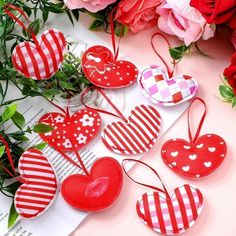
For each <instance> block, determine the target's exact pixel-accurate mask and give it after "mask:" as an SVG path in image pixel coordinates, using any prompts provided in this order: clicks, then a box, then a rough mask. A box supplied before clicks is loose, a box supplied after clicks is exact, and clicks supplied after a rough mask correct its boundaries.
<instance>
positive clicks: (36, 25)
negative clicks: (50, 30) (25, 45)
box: [29, 19, 40, 37]
mask: <svg viewBox="0 0 236 236" xmlns="http://www.w3.org/2000/svg"><path fill="white" fill-rule="evenodd" d="M39 30H40V21H39V19H36V20H34V21H33V22H31V23H30V25H29V36H30V37H31V32H33V33H34V34H36V35H37V34H38V32H39Z"/></svg>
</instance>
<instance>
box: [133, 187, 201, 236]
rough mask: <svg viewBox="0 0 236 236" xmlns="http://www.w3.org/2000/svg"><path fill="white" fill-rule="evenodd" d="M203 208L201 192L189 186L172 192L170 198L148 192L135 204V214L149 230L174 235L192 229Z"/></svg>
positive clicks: (158, 193)
mask: <svg viewBox="0 0 236 236" xmlns="http://www.w3.org/2000/svg"><path fill="white" fill-rule="evenodd" d="M202 207H203V196H202V194H201V192H200V191H199V190H198V189H197V188H194V187H192V186H190V185H183V186H182V187H179V188H176V189H175V190H174V193H173V195H172V196H171V198H168V196H167V195H165V194H164V193H161V192H148V193H145V194H143V195H142V197H141V199H140V200H139V201H138V202H137V206H136V209H137V213H138V216H139V217H140V218H141V220H142V221H143V222H144V223H145V224H146V225H147V226H149V227H150V228H151V229H153V230H154V231H156V232H158V233H162V234H165V235H175V234H180V233H183V232H184V231H186V230H187V229H188V228H190V227H192V226H193V225H194V223H195V222H196V220H197V218H198V216H199V215H200V213H201V211H202Z"/></svg>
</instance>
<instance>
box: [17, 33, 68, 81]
mask: <svg viewBox="0 0 236 236" xmlns="http://www.w3.org/2000/svg"><path fill="white" fill-rule="evenodd" d="M65 48H66V40H65V37H64V35H63V34H62V33H61V32H60V31H58V30H55V29H49V30H47V31H45V32H44V33H43V34H42V36H41V42H39V43H38V44H35V42H34V43H33V42H22V43H20V44H18V45H17V46H16V47H15V49H14V51H13V53H12V62H13V65H14V67H15V69H16V70H17V71H19V72H20V73H21V74H23V75H24V76H25V77H27V78H32V79H35V80H43V79H49V78H50V77H52V76H53V75H54V74H55V73H56V72H57V71H58V69H59V68H60V66H61V63H62V61H63V57H64V52H65Z"/></svg>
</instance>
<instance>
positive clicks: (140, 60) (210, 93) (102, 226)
mask: <svg viewBox="0 0 236 236" xmlns="http://www.w3.org/2000/svg"><path fill="white" fill-rule="evenodd" d="M153 33H154V30H149V31H144V32H141V33H139V34H137V35H132V34H129V35H128V36H127V37H126V38H125V39H123V40H122V42H121V51H122V53H124V54H125V55H126V56H127V57H128V58H130V59H131V60H132V61H133V62H135V63H136V64H137V65H138V66H140V67H141V68H142V67H144V66H145V65H147V64H150V63H151V64H155V63H156V64H160V60H159V59H158V57H157V56H156V55H155V54H154V52H153V51H152V48H151V45H150V38H151V36H152V34H153ZM225 35H227V34H226V32H222V33H221V34H220V35H218V37H217V38H216V39H212V40H209V41H207V42H200V47H201V48H202V49H203V50H204V52H206V53H208V54H210V55H212V56H213V57H214V59H211V58H207V57H205V56H202V55H200V54H199V53H196V51H194V50H193V52H192V53H191V55H188V56H186V57H185V58H184V59H183V60H182V61H181V62H180V63H179V65H178V67H177V71H176V72H177V73H178V72H179V73H183V74H187V75H191V76H193V77H194V78H195V79H197V81H198V82H199V84H200V93H199V96H200V97H202V98H204V100H205V101H206V103H207V107H208V116H207V118H206V121H205V123H204V126H203V129H202V134H206V133H215V134H219V135H220V136H222V137H223V138H224V139H225V140H226V143H227V144H228V153H227V157H226V159H225V161H224V162H223V164H222V165H221V166H220V167H219V169H218V170H217V171H215V172H214V173H213V174H212V175H210V176H208V177H207V178H205V179H201V180H197V181H196V180H195V181H192V180H188V179H184V178H182V177H180V176H177V175H176V174H175V173H174V172H172V171H171V170H170V169H169V168H168V167H166V166H165V164H164V163H163V162H162V160H161V156H160V149H161V146H162V145H163V144H164V142H165V141H167V140H168V139H170V138H175V137H179V138H187V124H186V114H184V115H183V116H182V117H181V119H180V120H179V121H178V122H176V124H175V125H174V126H173V127H172V128H171V129H170V130H169V131H168V132H167V133H166V134H165V135H164V136H163V137H162V138H161V139H160V140H159V142H158V143H157V144H156V146H155V148H154V149H152V150H151V151H150V152H149V153H147V154H145V155H144V157H143V159H142V160H143V161H145V162H147V163H148V164H150V165H151V166H152V167H154V168H155V169H156V170H157V171H158V173H159V174H160V176H161V177H162V180H163V182H164V183H165V185H166V187H167V189H168V190H169V192H172V190H173V189H174V188H175V187H177V186H181V185H182V184H184V183H189V184H192V185H195V186H196V187H198V188H199V189H200V190H201V191H202V193H203V196H204V209H203V212H202V214H201V215H200V217H199V219H198V221H197V222H196V224H195V225H194V226H193V227H192V228H191V229H190V230H188V231H187V232H186V233H185V235H188V236H213V235H214V236H223V235H224V236H234V235H235V234H236V233H235V231H236V224H235V215H234V214H235V212H236V170H235V166H236V160H235V157H234V155H233V153H236V124H235V123H236V111H235V110H233V109H232V108H231V106H230V105H228V104H225V103H223V102H221V101H220V99H219V93H218V86H219V84H220V83H221V81H220V76H221V75H222V72H223V69H224V68H225V67H226V66H227V65H228V64H229V60H230V55H231V54H232V52H233V48H232V46H231V45H230V44H229V43H228V42H227V37H226V36H225ZM107 40H108V39H107ZM171 40H172V39H171ZM172 43H173V45H178V44H179V42H172ZM157 46H158V48H159V50H160V52H161V53H162V55H164V56H165V57H166V58H167V59H168V50H167V47H166V46H165V44H164V42H162V41H161V40H160V41H159V42H158V43H157ZM177 73H176V74H177ZM140 96H142V95H141V94H140ZM201 112H202V109H201V107H200V106H199V107H198V105H197V106H196V109H195V113H194V119H193V120H192V121H193V124H194V127H196V126H197V124H198V120H199V116H200V115H201ZM130 174H131V175H132V176H133V177H136V178H137V179H138V180H140V181H142V182H144V183H148V184H154V185H157V186H160V185H159V182H158V181H157V178H156V177H154V176H153V175H151V174H150V172H149V171H148V170H147V169H144V168H143V167H141V166H136V167H134V169H132V170H131V172H130ZM148 190H149V189H146V188H144V187H142V186H139V185H136V184H135V183H133V182H131V181H130V180H128V178H126V176H124V186H123V190H122V192H121V195H120V198H119V199H118V201H117V202H116V203H115V204H114V205H113V206H112V207H111V208H110V209H108V210H106V211H104V212H100V213H93V214H90V215H89V216H88V217H87V218H86V219H85V221H84V222H83V223H82V224H81V225H80V226H79V227H78V229H77V230H76V232H75V233H74V234H73V236H84V235H96V236H100V235H102V236H111V235H112V236H121V235H127V236H137V235H150V236H151V235H156V233H155V232H154V231H152V230H151V229H149V228H148V227H146V226H145V225H144V224H143V223H142V222H141V220H140V219H139V218H138V216H137V215H136V210H135V205H136V201H137V199H139V197H140V196H141V195H142V194H143V193H144V192H146V191H148Z"/></svg>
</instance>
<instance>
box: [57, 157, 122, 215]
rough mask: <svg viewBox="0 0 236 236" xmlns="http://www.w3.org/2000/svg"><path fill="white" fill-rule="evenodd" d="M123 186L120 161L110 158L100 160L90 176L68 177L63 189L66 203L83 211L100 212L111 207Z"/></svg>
mask: <svg viewBox="0 0 236 236" xmlns="http://www.w3.org/2000/svg"><path fill="white" fill-rule="evenodd" d="M122 185H123V173H122V169H121V166H120V164H119V162H118V161H116V160H115V159H113V158H110V157H103V158H100V159H98V160H97V161H95V162H94V164H93V165H92V168H91V171H90V175H89V176H85V175H82V174H75V175H71V176H69V177H67V178H66V179H65V180H64V181H63V183H62V187H61V193H62V196H63V198H64V199H65V201H66V202H67V203H68V204H70V205H71V206H73V207H75V208H77V209H79V210H82V211H100V210H103V209H106V208H107V207H109V206H111V205H112V204H113V203H114V202H115V200H116V199H117V198H118V196H119V194H120V191H121V188H122Z"/></svg>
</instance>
